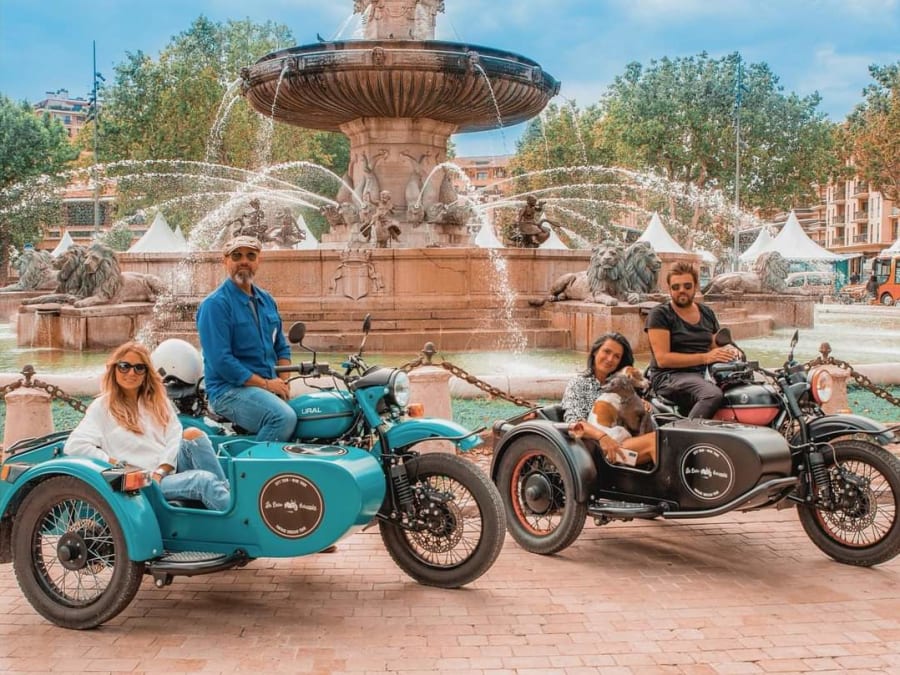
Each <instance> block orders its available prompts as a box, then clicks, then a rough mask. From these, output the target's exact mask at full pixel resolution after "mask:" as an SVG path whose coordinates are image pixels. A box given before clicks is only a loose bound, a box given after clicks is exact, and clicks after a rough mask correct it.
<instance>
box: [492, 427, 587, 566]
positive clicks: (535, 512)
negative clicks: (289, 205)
mask: <svg viewBox="0 0 900 675" xmlns="http://www.w3.org/2000/svg"><path fill="white" fill-rule="evenodd" d="M497 484H498V485H499V486H500V495H501V496H502V497H503V504H504V506H505V507H506V520H507V526H508V527H509V531H510V534H512V536H513V539H515V540H516V541H517V542H518V544H519V546H521V547H522V548H524V549H525V550H527V551H531V552H532V553H542V554H550V553H557V552H559V551H562V550H563V549H564V548H566V547H568V546H569V545H570V544H571V543H572V542H573V541H575V539H577V538H578V535H579V534H581V530H582V529H583V528H584V521H585V518H586V517H587V504H585V503H583V502H582V503H579V502H577V501H576V500H575V477H574V475H573V473H572V470H571V468H570V467H569V463H568V462H567V461H566V458H565V457H564V456H563V454H562V451H560V449H559V448H558V447H557V446H556V445H554V444H553V443H551V442H550V441H548V440H547V439H545V438H543V437H541V436H537V435H534V436H523V437H521V438H518V439H516V440H515V441H513V442H512V444H511V445H510V446H509V448H508V449H507V451H506V454H504V455H503V459H502V460H501V461H500V467H499V470H498V473H497Z"/></svg>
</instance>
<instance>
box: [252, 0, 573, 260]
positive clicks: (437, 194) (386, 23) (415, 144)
mask: <svg viewBox="0 0 900 675" xmlns="http://www.w3.org/2000/svg"><path fill="white" fill-rule="evenodd" d="M353 10H354V12H355V13H358V14H360V15H361V16H362V21H363V25H364V39H362V40H347V41H336V42H320V43H317V44H312V45H303V46H299V47H293V48H290V49H283V50H280V51H277V52H273V53H271V54H269V55H267V56H264V57H263V58H261V59H260V60H259V61H257V62H256V63H255V64H254V65H252V66H250V67H247V68H244V69H243V71H242V73H241V76H242V79H243V84H242V90H243V93H244V96H245V97H246V99H247V101H248V102H249V103H250V105H252V106H253V107H254V108H255V109H256V110H257V111H258V112H260V113H261V114H263V115H266V116H271V117H272V118H273V119H276V120H278V121H280V122H286V123H288V124H295V125H298V126H303V127H307V128H312V129H320V130H323V131H340V132H342V133H344V134H345V135H346V136H347V137H348V138H349V139H350V165H349V169H348V171H347V174H346V176H344V185H343V186H342V187H341V189H340V191H339V193H338V194H337V197H336V199H337V202H338V204H339V207H338V209H331V210H330V213H327V214H326V215H328V216H329V218H328V219H329V222H330V224H331V232H329V233H328V234H327V235H326V236H325V239H324V241H325V242H332V243H335V242H336V243H341V244H343V243H348V242H351V241H352V240H353V239H354V236H355V235H357V236H358V234H359V231H360V230H362V231H363V234H365V233H366V230H365V226H366V222H367V219H373V218H375V219H376V220H385V219H393V220H394V221H395V223H396V224H395V226H396V227H399V228H400V234H399V235H398V236H397V237H396V239H394V240H388V241H389V243H390V244H391V246H393V247H403V248H418V247H424V246H428V245H456V246H468V245H471V243H472V237H471V231H470V229H469V228H468V227H467V226H468V225H469V220H470V217H471V210H470V209H469V208H468V206H469V205H468V203H467V201H466V196H465V195H458V194H457V192H456V190H455V188H454V187H453V181H452V175H451V174H450V172H449V170H448V169H447V168H446V167H445V166H442V165H443V164H444V162H445V161H446V159H447V142H448V139H449V138H450V135H451V134H454V133H458V132H466V131H483V130H487V129H495V128H497V127H498V126H503V125H507V124H517V123H519V122H523V121H526V120H528V119H530V118H532V117H534V116H535V115H537V114H538V113H540V111H541V110H543V108H544V107H545V106H546V105H547V102H548V101H549V100H550V98H551V97H553V96H555V95H556V94H557V93H558V92H559V82H558V81H556V80H555V79H554V78H553V77H551V76H550V75H549V74H547V73H545V72H544V71H543V70H542V69H541V67H540V66H539V65H538V64H537V63H535V62H534V61H531V60H530V59H526V58H524V57H522V56H519V55H517V54H512V53H510V52H505V51H500V50H497V49H491V48H488V47H474V46H471V45H467V44H459V43H454V42H442V41H437V40H435V39H434V28H435V19H436V16H437V14H438V13H440V12H443V11H444V2H443V0H355V2H354V6H353ZM376 225H377V223H376ZM422 225H425V227H421V226H422ZM379 242H380V243H381V242H382V240H381V239H379ZM395 242H396V243H395Z"/></svg>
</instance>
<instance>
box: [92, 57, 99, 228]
mask: <svg viewBox="0 0 900 675" xmlns="http://www.w3.org/2000/svg"><path fill="white" fill-rule="evenodd" d="M93 45H94V70H93V82H94V88H93V90H92V91H91V107H92V108H93V110H91V111H90V112H91V114H92V115H93V118H94V166H93V171H92V174H93V177H94V234H97V233H99V232H100V181H99V180H98V177H97V136H99V135H100V106H99V104H98V101H97V75H98V73H97V41H96V40H94V41H93Z"/></svg>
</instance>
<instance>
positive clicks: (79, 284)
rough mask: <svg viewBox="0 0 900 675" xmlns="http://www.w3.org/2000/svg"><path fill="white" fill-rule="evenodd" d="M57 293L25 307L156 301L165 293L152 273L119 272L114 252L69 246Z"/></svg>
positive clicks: (98, 248) (109, 249)
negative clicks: (59, 303) (54, 303)
mask: <svg viewBox="0 0 900 675" xmlns="http://www.w3.org/2000/svg"><path fill="white" fill-rule="evenodd" d="M59 265H60V270H59V277H58V285H57V293H55V294H53V295H42V296H39V297H37V298H32V299H31V300H29V301H26V302H25V303H24V304H43V303H48V302H62V303H67V304H71V305H74V306H75V307H93V306H95V305H113V304H119V303H123V302H155V301H156V298H157V296H158V295H159V294H160V293H162V292H164V291H165V290H166V289H165V285H164V284H163V282H162V280H161V279H160V278H159V277H157V276H154V275H152V274H139V273H136V272H122V270H121V268H120V267H119V261H118V259H117V258H116V254H115V251H113V250H112V249H111V248H109V247H107V246H104V245H103V244H97V243H95V244H92V245H91V247H90V248H89V249H85V248H84V247H82V246H71V247H69V249H68V250H67V251H66V252H65V253H64V254H63V256H61V259H60V261H59Z"/></svg>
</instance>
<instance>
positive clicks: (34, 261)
mask: <svg viewBox="0 0 900 675" xmlns="http://www.w3.org/2000/svg"><path fill="white" fill-rule="evenodd" d="M15 267H16V270H17V271H18V272H19V280H18V281H17V282H16V283H14V284H10V285H9V286H4V287H3V288H0V292H12V291H50V290H53V289H54V288H56V277H57V271H56V270H55V269H53V256H52V255H50V252H49V251H38V250H37V249H26V250H25V251H22V253H21V254H19V257H18V258H16V264H15Z"/></svg>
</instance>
